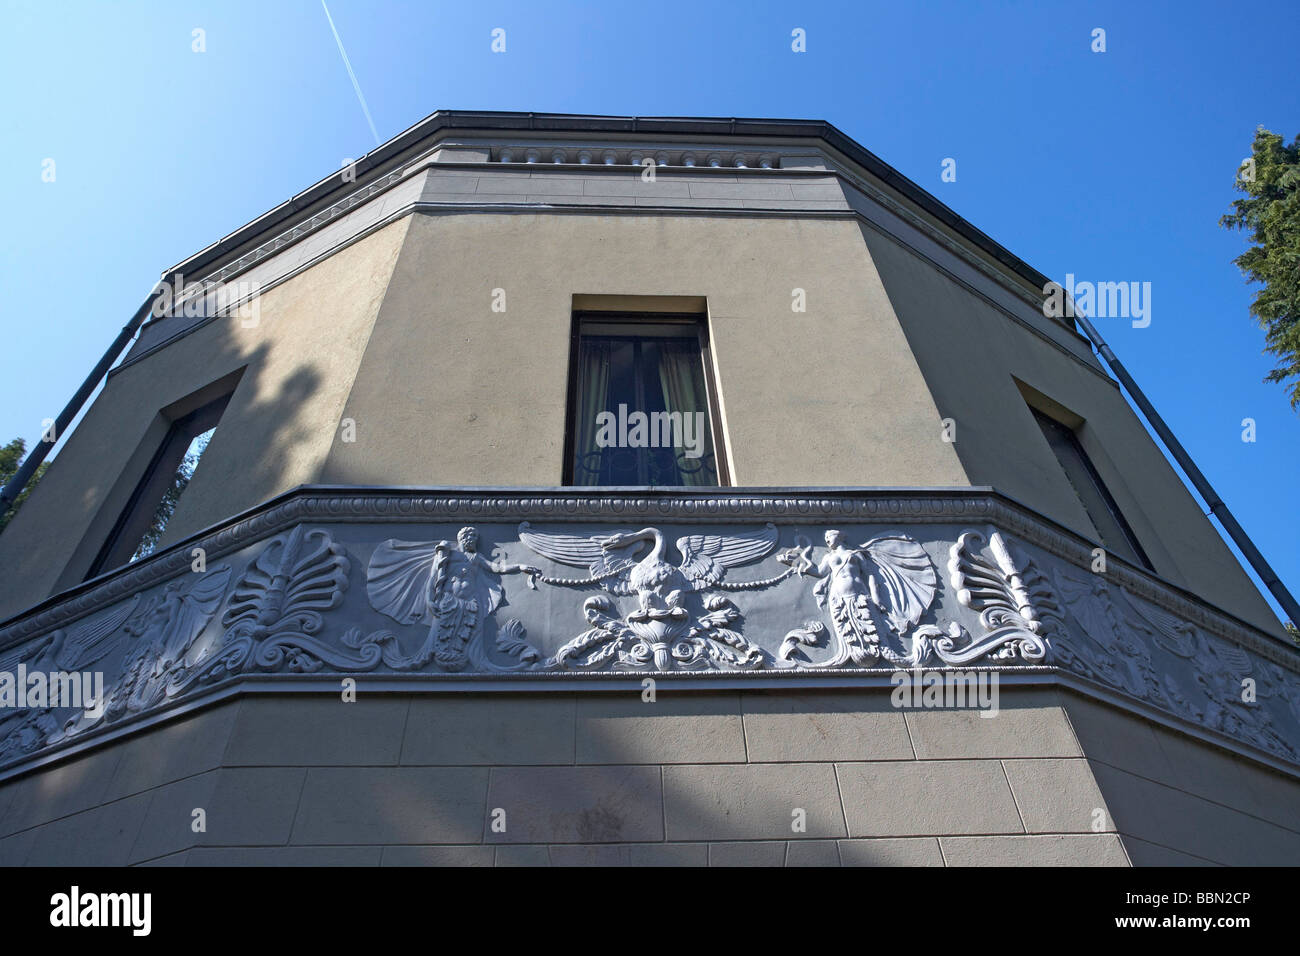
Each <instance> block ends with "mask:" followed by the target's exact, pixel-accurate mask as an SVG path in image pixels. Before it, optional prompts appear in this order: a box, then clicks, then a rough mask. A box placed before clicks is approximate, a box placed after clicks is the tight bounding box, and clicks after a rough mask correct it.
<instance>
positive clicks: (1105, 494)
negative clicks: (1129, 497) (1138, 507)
mask: <svg viewBox="0 0 1300 956" xmlns="http://www.w3.org/2000/svg"><path fill="white" fill-rule="evenodd" d="M1029 411H1030V413H1031V414H1032V415H1033V417H1034V423H1035V424H1036V425H1037V426H1038V430H1039V434H1041V435H1042V436H1043V441H1044V442H1045V443H1046V444H1047V447H1048V450H1049V451H1051V453H1052V458H1053V459H1054V460H1055V461H1056V464H1057V467H1059V468H1060V469H1061V471H1062V473H1063V474H1064V475H1065V480H1066V482H1067V483H1068V484H1069V486H1070V489H1071V490H1072V491H1073V492H1074V496H1075V498H1076V499H1078V501H1079V505H1080V507H1082V508H1083V513H1084V514H1085V515H1087V516H1088V522H1089V524H1091V525H1092V527H1093V530H1094V531H1096V533H1097V538H1098V543H1099V544H1100V545H1101V546H1102V547H1103V548H1105V549H1106V550H1107V551H1108V552H1110V553H1111V554H1115V555H1118V556H1119V557H1121V558H1125V559H1127V560H1135V561H1136V563H1137V564H1139V565H1141V566H1142V567H1144V568H1145V569H1146V570H1148V571H1152V572H1154V571H1155V565H1153V564H1152V563H1151V558H1150V556H1149V555H1148V554H1147V553H1146V550H1145V549H1144V548H1143V547H1142V542H1141V540H1140V539H1139V538H1138V536H1137V532H1135V531H1134V530H1133V526H1132V525H1131V524H1129V522H1128V519H1127V518H1126V517H1124V512H1123V511H1122V510H1121V509H1120V507H1119V503H1118V502H1116V501H1115V496H1114V495H1112V494H1111V493H1110V489H1109V488H1108V487H1107V486H1106V482H1105V481H1104V480H1103V479H1102V477H1101V473H1100V472H1099V471H1097V465H1096V463H1095V462H1094V461H1093V460H1092V456H1091V455H1089V454H1088V450H1087V449H1086V448H1084V447H1083V442H1082V441H1081V440H1080V439H1079V431H1078V429H1077V428H1072V427H1070V426H1069V425H1067V424H1066V423H1065V422H1063V421H1061V420H1060V419H1058V418H1056V417H1055V416H1053V415H1050V414H1048V413H1047V412H1045V411H1043V410H1042V409H1041V408H1038V407H1036V406H1034V405H1029ZM1048 426H1052V427H1053V428H1054V430H1055V431H1056V432H1057V433H1058V434H1060V435H1061V437H1062V438H1063V439H1064V440H1065V441H1068V442H1069V443H1070V445H1071V447H1072V451H1073V453H1074V454H1075V455H1076V456H1077V457H1078V459H1079V462H1080V464H1081V465H1082V466H1083V470H1084V476H1083V477H1084V478H1086V479H1087V480H1088V481H1089V482H1090V483H1091V484H1092V487H1093V490H1094V491H1095V492H1096V493H1097V496H1098V497H1099V498H1100V499H1101V503H1102V505H1103V507H1105V509H1106V511H1107V514H1108V515H1109V517H1110V519H1111V521H1113V522H1114V523H1115V526H1116V529H1117V530H1118V531H1119V534H1120V537H1121V538H1122V539H1123V541H1122V542H1121V543H1122V544H1124V545H1126V546H1127V547H1128V548H1129V549H1130V550H1131V551H1132V552H1133V554H1132V555H1128V554H1124V553H1122V552H1120V551H1117V550H1116V548H1115V547H1114V544H1115V542H1109V541H1107V540H1106V537H1107V535H1106V529H1103V528H1100V527H1098V525H1097V516H1096V515H1094V514H1093V513H1092V510H1091V509H1090V508H1089V507H1088V502H1087V501H1086V500H1084V496H1083V495H1082V494H1080V492H1079V489H1078V487H1077V486H1076V484H1075V479H1074V476H1073V475H1072V474H1071V473H1070V469H1069V468H1068V467H1067V466H1066V463H1065V462H1064V461H1062V460H1061V455H1060V453H1059V452H1058V451H1057V449H1056V446H1055V445H1054V444H1053V443H1052V440H1051V438H1050V437H1049V436H1048V434H1047V429H1048Z"/></svg>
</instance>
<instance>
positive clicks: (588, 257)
mask: <svg viewBox="0 0 1300 956" xmlns="http://www.w3.org/2000/svg"><path fill="white" fill-rule="evenodd" d="M795 288H800V289H804V290H805V291H806V293H807V303H808V310H807V312H805V313H795V312H792V310H791V302H792V295H791V293H792V290H793V289H795ZM494 289H503V290H504V292H505V302H506V311H505V312H504V313H498V312H493V311H492V309H491V305H492V301H493V290H494ZM574 295H622V296H692V297H699V296H702V297H704V298H705V299H706V300H707V305H708V318H709V326H710V338H711V343H712V350H713V357H714V362H715V366H716V370H717V376H718V387H719V391H720V393H721V402H722V406H723V413H724V420H725V429H726V433H727V439H728V442H729V445H730V448H731V450H732V461H731V464H732V481H733V483H734V484H737V485H751V486H759V485H960V484H966V483H967V482H966V477H965V474H964V472H963V470H962V467H961V465H960V462H959V461H958V459H957V456H956V455H955V454H954V453H953V451H952V448H951V447H950V446H948V445H946V444H944V443H943V442H942V441H940V440H939V438H938V436H939V434H940V424H939V416H938V414H937V412H936V410H935V408H934V404H933V402H932V401H931V400H930V397H929V394H928V392H927V390H926V386H925V382H924V381H923V380H922V378H921V374H920V371H919V370H918V368H917V364H916V361H915V360H914V359H913V358H912V356H911V354H910V350H909V347H908V344H907V341H906V339H905V338H904V337H903V335H902V332H901V331H900V329H899V326H898V322H897V320H896V319H895V317H894V315H893V312H892V310H891V308H890V305H889V301H888V299H887V297H886V296H885V294H884V289H883V287H882V286H881V283H880V280H879V277H878V276H877V275H876V273H875V270H874V269H873V268H872V265H871V261H870V259H869V258H868V256H867V255H866V250H865V248H864V247H863V244H862V241H861V238H860V234H859V232H858V230H857V228H856V226H854V224H853V223H852V222H851V221H846V220H818V219H809V220H801V219H793V218H779V219H778V218H741V217H724V216H717V217H707V216H681V217H667V216H640V215H612V216H611V215H591V216H587V215H574V214H566V215H555V214H549V215H548V214H539V213H519V214H513V215H488V214H478V215H418V216H417V217H416V218H415V219H414V221H413V222H412V224H411V228H410V232H409V234H408V237H407V241H406V244H405V246H404V247H403V250H402V256H401V260H400V261H399V263H398V266H397V269H396V270H395V272H394V275H393V281H392V283H391V285H390V287H389V290H388V295H387V297H386V298H385V301H384V306H383V309H382V310H381V312H380V316H379V319H378V320H377V321H376V323H375V329H374V334H373V335H372V336H371V338H370V342H369V345H368V346H367V348H366V355H365V358H364V360H363V361H362V366H361V369H360V371H359V372H358V375H357V379H356V384H355V386H354V388H353V391H352V394H351V396H350V397H349V399H348V404H347V409H346V412H345V414H346V415H347V416H348V417H351V418H353V419H355V421H356V423H357V441H356V442H355V443H353V444H342V443H340V444H337V445H336V446H335V447H334V449H333V451H332V453H331V455H330V458H329V462H328V464H327V467H326V470H325V473H324V480H325V481H327V482H337V483H344V484H347V483H360V484H396V485H403V484H405V485H478V486H482V485H529V484H532V485H558V484H560V482H561V476H562V470H563V464H564V462H563V448H564V427H565V401H566V389H567V383H568V372H567V368H568V361H569V336H570V330H571V321H572V311H573V297H574Z"/></svg>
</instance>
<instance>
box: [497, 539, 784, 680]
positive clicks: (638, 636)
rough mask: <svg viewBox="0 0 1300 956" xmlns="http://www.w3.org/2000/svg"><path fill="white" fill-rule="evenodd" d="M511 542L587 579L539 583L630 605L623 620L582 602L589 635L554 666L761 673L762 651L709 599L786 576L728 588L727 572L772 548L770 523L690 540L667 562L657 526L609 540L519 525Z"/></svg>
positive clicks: (733, 616) (728, 610)
mask: <svg viewBox="0 0 1300 956" xmlns="http://www.w3.org/2000/svg"><path fill="white" fill-rule="evenodd" d="M519 539H520V540H521V541H522V542H523V543H524V544H526V545H527V546H528V547H529V548H531V549H532V550H533V551H536V552H537V553H538V554H540V555H542V556H543V557H546V558H550V559H551V560H552V561H555V562H557V563H559V564H564V565H568V566H569V567H576V568H586V570H587V574H588V576H587V577H586V578H553V577H548V576H546V575H542V576H541V580H542V581H544V582H545V583H547V584H553V585H567V586H595V587H599V588H602V589H603V590H605V591H607V592H609V593H610V594H612V595H616V596H620V597H622V596H635V597H636V599H637V606H636V608H634V609H633V610H632V611H630V612H629V613H628V614H627V615H626V617H621V616H620V615H619V613H618V609H617V607H616V605H615V604H614V602H613V601H611V600H610V599H609V598H607V597H605V596H604V595H598V596H596V597H591V598H588V599H587V601H586V602H585V603H584V605H583V610H584V612H585V614H586V617H587V621H588V622H589V623H590V624H592V625H593V626H592V628H591V630H589V631H586V632H584V633H583V634H581V635H579V636H578V637H576V638H574V639H573V640H571V641H569V642H568V643H567V644H565V645H564V646H563V647H561V648H560V649H559V651H557V652H556V654H555V656H554V657H553V658H551V660H550V661H549V662H548V664H549V666H552V667H560V668H565V667H582V668H588V667H599V666H602V665H606V664H610V665H613V666H616V667H624V668H634V669H649V670H670V669H673V668H684V669H700V668H707V667H711V666H720V667H728V668H748V667H760V666H762V664H763V663H764V655H763V651H762V650H761V649H760V648H758V647H757V646H755V645H753V644H751V643H750V642H749V641H747V640H746V639H745V638H743V637H742V636H741V635H740V634H739V633H738V632H737V631H735V630H733V629H732V628H730V627H728V626H727V625H730V624H734V623H735V622H736V621H738V620H739V619H740V612H739V611H738V610H737V609H736V607H735V605H733V604H732V603H731V602H730V601H728V600H726V599H725V598H722V597H720V596H717V595H712V596H710V595H707V594H706V592H707V591H709V590H712V589H719V590H732V591H734V590H740V589H745V588H755V587H766V586H767V585H770V584H773V583H775V582H776V581H779V580H781V579H782V578H784V577H786V576H788V575H789V574H790V573H791V572H790V571H786V572H784V573H782V574H780V575H778V576H777V577H775V578H770V579H766V580H762V581H746V582H739V583H732V582H727V581H725V580H724V579H725V578H726V575H727V570H728V569H729V568H734V567H739V566H741V565H744V564H750V563H752V562H754V561H758V560H760V559H761V558H763V557H765V556H767V555H768V554H770V553H771V551H772V549H773V548H775V547H776V541H777V530H776V526H775V525H773V524H771V523H768V524H767V525H765V526H764V527H762V528H759V529H756V530H753V531H743V532H738V533H731V534H692V535H685V536H683V537H680V538H678V539H677V542H676V548H677V551H678V553H679V554H680V556H681V560H680V561H679V562H677V563H673V562H671V561H669V560H668V558H667V542H666V541H665V539H664V536H663V533H662V532H661V531H660V530H659V529H658V528H642V529H641V530H640V531H632V532H619V533H616V534H612V535H591V536H582V535H573V534H552V533H549V532H541V531H535V530H533V528H532V527H531V525H529V524H528V522H524V523H523V524H521V525H520V526H519Z"/></svg>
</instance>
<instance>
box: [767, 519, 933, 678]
mask: <svg viewBox="0 0 1300 956" xmlns="http://www.w3.org/2000/svg"><path fill="white" fill-rule="evenodd" d="M825 540H826V554H825V556H824V557H822V559H821V561H819V562H814V561H813V559H812V557H811V554H812V545H811V544H809V543H807V542H806V539H805V540H804V541H802V542H801V546H800V547H795V548H788V549H786V550H785V551H782V552H781V554H779V555H778V556H777V560H778V561H780V562H781V563H782V564H786V565H788V566H789V567H790V568H791V569H792V570H793V571H797V572H798V573H799V574H802V575H805V576H807V577H811V578H817V579H818V581H817V583H816V584H814V585H813V596H814V597H815V598H816V599H817V606H818V607H819V608H821V609H823V610H825V611H827V612H828V613H829V614H830V618H831V625H832V627H833V628H834V637H835V643H836V645H837V646H836V647H835V648H834V650H833V651H832V654H831V657H830V659H828V660H826V661H822V662H820V663H818V664H816V665H813V666H817V667H839V666H841V665H843V664H846V663H848V662H849V661H852V662H853V663H854V664H859V665H865V666H872V665H876V664H878V663H879V662H881V661H882V660H883V661H884V662H886V663H888V664H894V665H896V666H904V667H916V666H919V665H921V664H923V663H925V660H926V659H927V658H928V657H929V650H930V640H931V638H932V636H933V634H932V633H931V632H935V631H937V629H936V628H933V627H929V628H921V629H919V630H918V631H917V632H916V633H915V634H914V635H913V636H912V647H911V650H910V651H906V652H905V651H904V650H903V649H902V646H901V643H899V644H898V646H891V643H894V642H895V639H896V640H897V642H901V641H902V639H904V638H905V637H906V636H907V634H908V631H909V630H910V629H911V628H912V627H913V626H914V625H915V624H916V622H917V621H919V620H920V619H921V615H923V614H924V613H925V612H926V611H928V610H929V609H930V605H931V604H932V603H933V602H934V595H935V592H936V591H937V590H938V580H937V578H936V576H935V572H934V565H933V564H931V563H930V558H929V556H928V555H927V554H926V553H925V549H924V548H922V547H921V546H920V545H919V544H918V543H917V542H915V541H913V540H912V539H911V538H907V537H902V536H887V537H880V538H873V539H872V540H871V541H868V542H867V543H866V544H863V545H859V546H858V547H856V548H851V547H848V546H846V545H845V544H844V533H843V532H842V531H838V530H835V529H831V530H830V531H827V532H826V538H825ZM825 634H826V628H825V626H824V625H823V624H822V623H821V622H820V621H810V622H808V623H807V624H805V625H804V626H803V627H800V628H795V629H794V630H792V631H791V632H790V633H789V634H787V635H786V638H785V640H784V641H783V642H782V644H781V651H780V654H779V657H780V659H781V660H783V661H791V660H793V655H794V653H795V651H796V650H797V649H798V647H799V646H800V645H815V644H820V643H821V642H822V638H823V637H824V636H825Z"/></svg>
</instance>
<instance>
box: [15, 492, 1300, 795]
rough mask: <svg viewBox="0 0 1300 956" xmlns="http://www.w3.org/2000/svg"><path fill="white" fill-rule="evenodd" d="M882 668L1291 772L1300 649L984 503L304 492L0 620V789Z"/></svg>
mask: <svg viewBox="0 0 1300 956" xmlns="http://www.w3.org/2000/svg"><path fill="white" fill-rule="evenodd" d="M901 672H909V673H911V674H912V675H913V676H914V677H915V676H918V675H919V676H924V675H927V674H930V673H940V674H949V673H951V672H960V673H962V674H969V673H971V672H979V673H987V674H996V675H997V676H998V679H999V680H1000V681H1001V682H1005V683H1012V684H1043V685H1059V686H1067V687H1070V688H1071V689H1073V690H1075V691H1077V692H1081V693H1085V694H1088V695H1090V696H1093V697H1096V698H1099V699H1102V700H1105V701H1107V702H1109V703H1110V704H1112V705H1113V706H1117V707H1121V708H1124V709H1127V710H1130V711H1132V712H1135V713H1138V714H1141V715H1142V716H1145V717H1147V718H1148V719H1151V720H1154V721H1156V722H1159V723H1163V724H1165V725H1168V726H1172V727H1175V728H1177V729H1180V730H1182V731H1184V732H1186V733H1189V734H1192V735H1194V736H1197V737H1200V738H1202V739H1206V740H1209V741H1211V742H1213V743H1216V744H1217V745H1219V746H1222V747H1225V748H1227V749H1229V750H1232V751H1234V752H1237V753H1240V754H1242V755H1244V756H1248V757H1250V758H1252V759H1254V760H1257V761H1260V762H1262V763H1265V764H1267V765H1269V766H1272V767H1274V768H1275V769H1279V770H1282V771H1284V772H1286V773H1289V774H1292V775H1296V776H1300V750H1298V749H1297V748H1300V654H1298V653H1297V652H1296V651H1295V650H1294V649H1292V648H1291V647H1289V646H1288V645H1286V644H1285V643H1283V642H1282V641H1280V640H1278V639H1276V638H1273V637H1271V636H1269V635H1268V634H1265V633H1263V632H1261V631H1258V630H1256V629H1254V628H1252V627H1250V626H1248V625H1246V624H1245V623H1243V622H1241V621H1239V620H1237V619H1236V618H1233V617H1231V616H1229V615H1227V614H1225V613H1223V612H1221V611H1218V610H1217V609H1215V608H1213V607H1211V606H1210V605H1208V604H1206V603H1204V602H1203V601H1200V600H1199V599H1197V598H1196V597H1194V596H1192V595H1189V594H1187V593H1185V592H1182V591H1180V590H1178V589H1177V588H1175V587H1173V586H1171V585H1170V584H1168V583H1167V582H1164V581H1162V580H1161V579H1159V578H1157V577H1155V576H1153V575H1151V574H1149V573H1147V572H1145V571H1143V570H1140V569H1138V568H1135V567H1133V566H1131V565H1128V564H1126V563H1125V562H1124V561H1123V560H1122V559H1120V558H1117V557H1112V556H1109V555H1107V556H1105V560H1104V563H1101V564H1099V562H1098V557H1097V552H1096V551H1095V546H1094V545H1093V544H1092V543H1090V542H1088V541H1086V540H1084V539H1082V538H1080V537H1078V536H1076V535H1073V534H1072V533H1070V532H1068V531H1065V530H1064V529H1062V528H1060V527H1059V526H1057V525H1055V524H1053V523H1051V522H1049V521H1047V520H1046V519H1044V518H1042V517H1041V516H1039V515H1037V514H1035V513H1034V512H1032V511H1030V510H1028V509H1026V508H1024V507H1022V506H1020V505H1018V504H1017V503H1015V502H1013V501H1011V500H1009V499H1007V498H1005V497H1003V496H1001V495H999V494H997V493H996V492H994V491H993V490H991V489H987V488H971V489H957V490H954V489H883V490H882V489H873V490H863V489H806V490H800V489H794V490H791V489H746V490H744V491H740V490H735V491H732V490H725V489H724V490H719V489H705V490H701V491H688V490H683V489H673V490H669V491H664V490H649V489H609V490H601V491H599V492H588V491H584V490H580V489H537V490H534V489H439V490H423V489H419V490H409V489H390V488H355V487H348V488H331V487H303V488H299V489H296V490H294V491H292V492H289V493H287V494H285V495H283V496H280V497H279V498H276V499H273V500H271V501H269V502H267V503H265V504H264V505H262V506H259V507H258V508H255V509H253V510H251V511H249V512H246V513H244V514H242V515H239V516H237V517H235V518H233V519H231V520H230V521H228V522H226V523H224V524H223V525H221V526H218V527H215V528H212V529H209V530H208V531H206V532H203V533H201V534H198V535H195V536H194V537H193V538H191V539H189V540H187V541H184V542H180V543H178V544H176V545H175V546H173V547H171V548H168V549H167V550H165V551H163V552H161V553H159V554H157V555H154V556H152V557H150V558H148V559H145V560H143V561H140V562H138V563H136V564H132V565H130V566H127V567H125V568H122V569H119V570H118V571H116V572H113V573H110V574H108V575H105V576H103V577H101V578H98V579H95V580H94V581H91V582H88V583H87V584H85V585H82V586H81V587H79V588H77V589H74V590H72V591H69V592H65V593H64V594H61V595H57V596H55V597H53V598H51V599H50V600H48V601H46V602H44V603H42V604H41V605H39V606H38V607H36V608H33V609H32V610H30V611H28V612H26V613H25V614H22V615H19V616H18V617H16V618H14V619H12V620H11V621H9V622H6V623H5V624H4V625H3V626H2V627H0V777H5V776H12V775H14V774H16V773H21V772H24V771H26V770H27V769H29V768H30V767H32V766H36V765H40V764H43V763H45V762H48V761H50V760H54V759H59V758H61V757H62V756H64V755H66V754H68V753H70V752H74V751H78V750H82V749H86V748H89V747H94V746H98V745H100V744H101V743H103V742H104V741H107V740H110V739H114V738H116V737H119V736H122V735H127V734H131V733H133V732H135V731H136V730H138V729H140V728H143V727H145V726H150V725H152V724H154V723H157V722H159V721H161V720H166V719H169V718H171V717H173V716H175V715H177V714H179V713H182V712H187V711H189V710H192V709H194V708H195V707H198V706H203V705H205V704H206V703H209V702H211V701H213V700H215V699H219V698H223V697H227V696H230V695H232V694H238V693H251V692H257V691H266V690H268V689H269V690H274V691H276V692H286V691H305V692H316V693H339V692H340V688H341V687H343V688H344V689H346V688H347V687H348V686H349V682H350V681H354V682H355V688H356V691H357V692H358V693H364V692H368V691H409V692H417V691H418V692H425V691H453V692H454V691H474V692H478V691H495V690H528V691H547V690H555V691H565V692H573V691H574V690H575V689H579V690H598V689H610V688H638V689H639V688H640V687H642V686H643V682H644V681H645V680H646V679H647V678H652V679H653V680H654V681H655V683H656V684H657V685H663V684H664V683H665V682H667V684H668V685H670V686H673V687H680V688H682V689H686V688H690V687H696V688H704V687H735V688H738V687H767V688H773V689H781V688H784V689H790V690H798V689H802V688H810V687H823V686H840V687H861V688H864V689H867V688H875V687H888V686H890V685H891V684H894V683H896V681H897V678H898V676H899V675H900V673H901ZM59 675H63V677H62V678H61V677H60V676H59ZM68 675H97V676H96V677H95V679H94V680H91V679H89V678H87V679H86V680H85V681H84V683H83V682H82V681H75V682H74V681H71V680H68V679H67V677H68ZM20 676H21V677H22V680H21V681H20V680H19V678H20ZM33 681H36V684H33V683H32V682H33ZM42 681H44V683H45V685H46V689H47V695H46V696H45V697H43V698H42V697H39V696H38V695H37V693H36V691H37V690H38V689H39V685H40V683H41V682H42ZM96 681H98V683H96ZM73 684H76V686H77V687H85V688H90V687H99V688H102V689H101V690H97V691H95V692H94V693H93V694H92V693H90V692H88V691H87V692H86V693H84V694H83V697H82V698H81V699H77V700H72V699H71V698H69V697H68V696H66V694H67V692H69V690H70V688H71V687H72V685H73ZM56 687H58V688H59V689H60V690H61V691H62V692H64V696H62V697H60V698H58V699H55V697H54V694H53V691H54V689H55V688H56ZM29 695H30V696H29ZM54 704H58V705H59V706H53V705H54Z"/></svg>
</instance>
